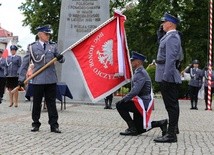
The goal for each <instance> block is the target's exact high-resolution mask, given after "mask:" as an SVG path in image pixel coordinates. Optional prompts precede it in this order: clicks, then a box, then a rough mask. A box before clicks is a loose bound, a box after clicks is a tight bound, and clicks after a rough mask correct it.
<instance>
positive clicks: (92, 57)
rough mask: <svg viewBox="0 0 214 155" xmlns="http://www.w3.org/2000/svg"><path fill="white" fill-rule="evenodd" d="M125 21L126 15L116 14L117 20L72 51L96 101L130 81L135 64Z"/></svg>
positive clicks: (86, 84) (93, 99)
mask: <svg viewBox="0 0 214 155" xmlns="http://www.w3.org/2000/svg"><path fill="white" fill-rule="evenodd" d="M125 19H126V18H125V16H123V15H121V14H118V13H115V18H114V19H113V20H111V21H110V22H109V23H107V24H106V25H105V26H104V27H102V28H100V29H98V30H97V31H96V32H95V33H93V34H92V35H91V36H90V37H88V38H87V39H85V40H84V41H82V42H81V43H80V44H78V45H77V46H76V47H74V48H72V49H71V54H72V56H73V58H74V60H75V62H76V64H77V66H78V68H79V71H80V72H81V76H82V78H83V81H84V84H85V87H86V90H87V92H88V94H89V97H90V98H91V100H92V101H93V102H96V101H98V100H100V99H103V98H104V97H106V96H107V95H109V94H111V93H113V92H115V91H116V90H117V89H119V88H120V87H121V86H123V85H125V84H126V83H128V82H130V79H131V67H130V66H131V65H130V61H129V52H128V48H127V42H126V36H125V28H124V22H125ZM71 67H72V66H71ZM71 78H72V77H71Z"/></svg>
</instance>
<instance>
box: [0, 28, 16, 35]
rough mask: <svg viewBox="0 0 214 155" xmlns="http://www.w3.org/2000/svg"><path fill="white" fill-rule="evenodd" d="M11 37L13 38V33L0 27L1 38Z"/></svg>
mask: <svg viewBox="0 0 214 155" xmlns="http://www.w3.org/2000/svg"><path fill="white" fill-rule="evenodd" d="M11 36H13V33H12V32H9V31H7V30H5V29H3V28H2V27H0V37H11Z"/></svg>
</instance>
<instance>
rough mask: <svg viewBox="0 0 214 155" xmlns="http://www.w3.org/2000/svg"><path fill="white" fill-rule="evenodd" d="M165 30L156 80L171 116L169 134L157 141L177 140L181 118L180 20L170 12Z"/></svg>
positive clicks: (165, 17)
mask: <svg viewBox="0 0 214 155" xmlns="http://www.w3.org/2000/svg"><path fill="white" fill-rule="evenodd" d="M162 22H163V23H162V25H163V30H164V31H165V32H166V34H165V35H164V36H163V37H162V38H161V39H160V44H159V49H158V54H157V60H156V64H157V67H156V74H155V80H156V82H158V83H159V84H160V88H161V94H162V97H163V101H164V104H165V108H166V110H167V112H168V116H169V127H168V131H167V134H166V135H164V136H162V137H158V138H156V139H154V141H155V142H160V143H165V142H170V143H171V142H177V135H176V132H178V131H176V128H177V125H178V119H179V102H178V93H179V85H180V84H181V77H180V73H179V70H178V68H179V64H180V61H181V60H182V58H183V52H182V47H181V40H180V36H179V33H178V31H177V30H176V25H177V24H178V23H179V20H178V19H177V18H176V17H175V16H172V15H171V14H169V13H165V14H164V16H163V18H162Z"/></svg>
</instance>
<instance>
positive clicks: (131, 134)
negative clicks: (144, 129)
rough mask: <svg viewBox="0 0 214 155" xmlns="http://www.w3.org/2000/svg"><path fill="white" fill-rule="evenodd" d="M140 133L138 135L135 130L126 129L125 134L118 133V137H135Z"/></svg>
mask: <svg viewBox="0 0 214 155" xmlns="http://www.w3.org/2000/svg"><path fill="white" fill-rule="evenodd" d="M139 134H141V133H139V132H138V131H137V130H136V129H135V128H128V129H126V130H125V132H120V135H123V136H137V135H139Z"/></svg>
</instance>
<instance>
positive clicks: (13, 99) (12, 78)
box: [5, 45, 22, 107]
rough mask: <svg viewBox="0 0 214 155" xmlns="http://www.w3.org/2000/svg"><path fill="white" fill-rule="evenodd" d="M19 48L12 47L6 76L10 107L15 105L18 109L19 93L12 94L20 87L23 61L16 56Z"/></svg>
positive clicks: (7, 61) (7, 59) (7, 62)
mask: <svg viewBox="0 0 214 155" xmlns="http://www.w3.org/2000/svg"><path fill="white" fill-rule="evenodd" d="M17 50H18V47H17V46H16V45H11V46H10V52H11V55H10V56H8V57H7V58H6V67H5V75H6V77H7V81H6V87H7V88H8V92H9V97H10V105H9V107H12V106H13V104H14V106H15V107H18V95H19V94H18V91H16V92H15V93H11V91H12V90H13V89H14V88H15V87H17V86H18V76H19V69H20V66H21V64H22V59H21V57H20V56H19V55H16V52H17Z"/></svg>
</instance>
